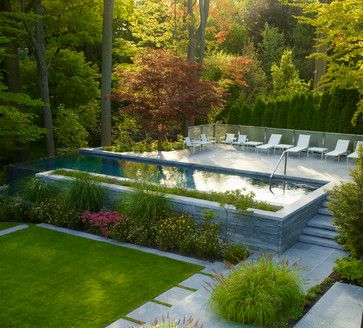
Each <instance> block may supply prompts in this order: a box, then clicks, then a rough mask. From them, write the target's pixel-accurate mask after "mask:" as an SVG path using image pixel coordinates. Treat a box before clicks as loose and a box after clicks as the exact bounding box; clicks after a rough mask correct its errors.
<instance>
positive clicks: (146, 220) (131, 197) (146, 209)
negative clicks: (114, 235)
mask: <svg viewBox="0 0 363 328" xmlns="http://www.w3.org/2000/svg"><path fill="white" fill-rule="evenodd" d="M116 209H117V210H118V212H119V213H122V214H125V215H127V216H129V217H130V218H131V219H132V220H133V221H134V222H135V229H134V230H135V231H133V233H134V235H133V236H130V238H131V239H132V240H133V241H134V242H135V243H137V244H140V245H154V243H155V236H156V232H157V224H158V222H159V221H160V220H162V219H165V218H167V217H168V215H169V214H170V213H171V205H170V202H169V200H168V199H167V198H166V196H165V195H164V194H162V193H159V192H157V191H149V190H142V189H139V190H137V191H134V192H131V193H128V194H127V195H125V196H124V197H122V198H121V199H120V201H119V202H118V203H117V204H116Z"/></svg>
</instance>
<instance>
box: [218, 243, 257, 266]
mask: <svg viewBox="0 0 363 328" xmlns="http://www.w3.org/2000/svg"><path fill="white" fill-rule="evenodd" d="M249 255H250V252H249V251H248V249H247V248H246V247H245V246H243V245H239V244H227V245H225V246H224V247H223V259H224V260H225V261H227V262H229V263H231V264H237V263H239V262H241V261H243V260H245V259H246V258H247V257H248V256H249Z"/></svg>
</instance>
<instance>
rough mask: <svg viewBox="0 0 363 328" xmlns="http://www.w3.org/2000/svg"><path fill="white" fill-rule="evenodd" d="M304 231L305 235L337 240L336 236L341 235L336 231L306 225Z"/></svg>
mask: <svg viewBox="0 0 363 328" xmlns="http://www.w3.org/2000/svg"><path fill="white" fill-rule="evenodd" d="M303 233H304V234H305V235H310V236H315V237H322V238H326V239H332V240H335V237H337V236H339V234H338V233H337V232H336V231H332V230H327V229H319V228H313V227H306V228H305V229H304V231H303Z"/></svg>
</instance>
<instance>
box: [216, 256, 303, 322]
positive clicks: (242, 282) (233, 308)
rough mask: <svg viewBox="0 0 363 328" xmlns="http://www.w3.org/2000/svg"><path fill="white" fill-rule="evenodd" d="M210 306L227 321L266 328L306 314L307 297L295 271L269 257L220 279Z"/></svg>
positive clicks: (247, 264)
mask: <svg viewBox="0 0 363 328" xmlns="http://www.w3.org/2000/svg"><path fill="white" fill-rule="evenodd" d="M217 280H218V284H217V285H216V286H215V288H214V289H213V291H212V294H211V304H212V306H213V308H214V309H215V310H216V311H217V312H218V313H219V314H220V315H221V316H223V317H224V318H226V319H228V320H232V321H236V322H239V323H242V324H253V325H259V326H263V327H271V326H276V325H281V324H283V323H285V322H286V321H288V320H289V319H293V318H297V317H298V316H299V315H300V314H301V313H302V310H303V306H304V293H303V290H302V288H301V280H300V277H299V275H298V273H297V271H296V268H295V267H294V266H293V267H292V268H289V267H288V264H287V262H278V263H275V262H274V261H273V260H272V259H271V258H270V257H261V258H260V259H259V260H258V261H257V262H244V263H243V264H242V266H241V267H239V268H238V269H235V270H233V271H231V272H230V274H229V275H228V276H226V277H223V276H217Z"/></svg>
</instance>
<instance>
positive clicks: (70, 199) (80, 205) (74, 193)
mask: <svg viewBox="0 0 363 328" xmlns="http://www.w3.org/2000/svg"><path fill="white" fill-rule="evenodd" d="M105 200H106V191H105V189H104V188H103V187H101V186H100V185H99V184H98V183H96V182H94V181H92V180H91V179H87V178H82V179H79V178H77V179H75V180H74V181H72V183H71V185H70V188H69V189H68V190H67V192H66V195H65V201H66V203H67V205H68V208H69V209H73V210H75V211H78V212H83V211H90V212H98V211H99V210H101V209H102V207H103V205H104V203H105Z"/></svg>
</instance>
